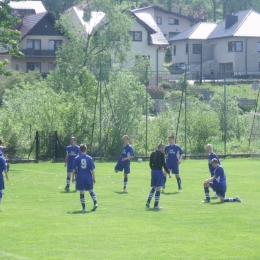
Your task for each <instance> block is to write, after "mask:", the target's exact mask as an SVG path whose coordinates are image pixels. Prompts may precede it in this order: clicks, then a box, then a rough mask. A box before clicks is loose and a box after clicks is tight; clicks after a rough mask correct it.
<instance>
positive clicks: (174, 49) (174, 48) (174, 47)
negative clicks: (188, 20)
mask: <svg viewBox="0 0 260 260" xmlns="http://www.w3.org/2000/svg"><path fill="white" fill-rule="evenodd" d="M176 49H177V47H176V45H173V55H174V56H176Z"/></svg>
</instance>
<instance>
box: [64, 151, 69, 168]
mask: <svg viewBox="0 0 260 260" xmlns="http://www.w3.org/2000/svg"><path fill="white" fill-rule="evenodd" d="M68 158H69V156H68V152H66V156H65V164H64V166H65V167H66V166H67V163H68Z"/></svg>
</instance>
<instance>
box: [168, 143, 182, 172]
mask: <svg viewBox="0 0 260 260" xmlns="http://www.w3.org/2000/svg"><path fill="white" fill-rule="evenodd" d="M164 152H165V154H166V156H167V159H166V165H167V167H168V168H173V167H176V166H178V161H179V159H180V156H181V155H182V154H183V151H182V149H181V147H180V146H179V145H177V144H174V145H172V146H171V145H167V146H165V148H164Z"/></svg>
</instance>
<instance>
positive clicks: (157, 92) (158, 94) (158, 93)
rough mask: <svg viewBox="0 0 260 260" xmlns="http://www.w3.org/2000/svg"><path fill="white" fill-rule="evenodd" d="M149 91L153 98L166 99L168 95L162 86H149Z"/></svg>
mask: <svg viewBox="0 0 260 260" xmlns="http://www.w3.org/2000/svg"><path fill="white" fill-rule="evenodd" d="M147 91H148V93H149V94H150V96H151V98H153V99H164V96H165V95H166V91H165V90H164V89H163V88H162V87H157V86H149V87H147Z"/></svg>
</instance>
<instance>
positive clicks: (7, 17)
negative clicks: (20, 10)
mask: <svg viewBox="0 0 260 260" xmlns="http://www.w3.org/2000/svg"><path fill="white" fill-rule="evenodd" d="M16 1H19V0H16ZM9 3H10V0H2V1H0V28H1V29H0V46H2V47H4V48H5V49H6V50H7V51H8V53H9V54H11V55H14V56H18V57H22V56H23V55H22V53H21V52H20V51H19V43H20V32H18V31H17V30H13V29H11V27H12V26H14V25H15V24H16V23H17V22H19V21H20V18H17V17H13V16H11V8H10V6H9ZM8 63H9V62H8V60H4V61H0V75H4V76H8V75H10V72H8V71H6V70H5V68H4V67H5V66H7V65H8Z"/></svg>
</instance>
